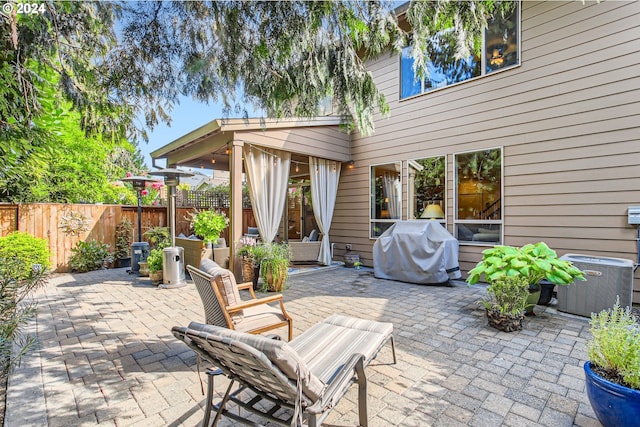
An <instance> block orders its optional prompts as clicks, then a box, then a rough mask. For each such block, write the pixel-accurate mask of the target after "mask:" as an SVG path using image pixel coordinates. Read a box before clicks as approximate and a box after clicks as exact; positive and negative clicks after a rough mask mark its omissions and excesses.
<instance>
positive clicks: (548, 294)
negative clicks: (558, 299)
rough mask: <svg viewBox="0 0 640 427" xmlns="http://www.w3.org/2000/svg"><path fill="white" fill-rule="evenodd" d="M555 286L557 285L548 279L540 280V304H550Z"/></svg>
mask: <svg viewBox="0 0 640 427" xmlns="http://www.w3.org/2000/svg"><path fill="white" fill-rule="evenodd" d="M555 287H556V285H554V284H553V283H551V282H549V281H548V280H541V281H540V299H539V300H538V305H549V303H550V302H551V298H553V289H554V288H555Z"/></svg>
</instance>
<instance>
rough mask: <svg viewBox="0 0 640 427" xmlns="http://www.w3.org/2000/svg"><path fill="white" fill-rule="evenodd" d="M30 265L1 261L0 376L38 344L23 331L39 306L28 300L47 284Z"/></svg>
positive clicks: (43, 273)
mask: <svg viewBox="0 0 640 427" xmlns="http://www.w3.org/2000/svg"><path fill="white" fill-rule="evenodd" d="M31 265H32V264H31V261H26V262H25V260H22V259H20V258H16V257H9V258H0V376H1V375H5V374H7V373H9V372H10V371H11V369H12V368H13V367H14V366H15V365H16V364H17V363H18V362H19V361H20V358H21V357H22V355H24V354H25V353H26V352H27V351H28V350H29V349H30V348H31V347H32V346H33V345H34V344H35V337H33V336H26V335H24V333H23V332H22V331H21V327H22V326H23V325H24V324H25V323H26V322H27V321H28V320H29V319H32V318H33V317H34V316H35V314H36V304H35V303H34V302H27V301H25V298H26V297H28V296H29V295H30V294H31V293H33V292H34V291H35V290H36V289H38V288H40V287H42V286H44V285H45V284H46V271H45V270H44V269H33V268H31ZM25 271H27V272H28V274H26V276H25Z"/></svg>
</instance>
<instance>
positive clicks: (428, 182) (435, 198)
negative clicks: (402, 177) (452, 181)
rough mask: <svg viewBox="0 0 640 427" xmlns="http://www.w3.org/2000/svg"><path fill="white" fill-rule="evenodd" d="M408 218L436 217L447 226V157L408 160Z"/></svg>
mask: <svg viewBox="0 0 640 427" xmlns="http://www.w3.org/2000/svg"><path fill="white" fill-rule="evenodd" d="M407 177H408V185H407V191H408V195H407V197H408V205H407V206H408V210H407V218H408V219H436V220H439V221H440V222H441V223H442V224H443V225H445V226H446V220H445V212H446V211H447V210H446V205H445V201H446V200H447V199H446V179H447V178H446V177H447V174H446V157H445V156H439V157H428V158H424V159H415V160H408V161H407Z"/></svg>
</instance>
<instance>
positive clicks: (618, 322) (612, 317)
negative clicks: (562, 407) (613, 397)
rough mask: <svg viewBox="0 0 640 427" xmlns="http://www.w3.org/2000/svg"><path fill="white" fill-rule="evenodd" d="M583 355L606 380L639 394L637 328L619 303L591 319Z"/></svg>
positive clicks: (639, 340) (639, 327)
mask: <svg viewBox="0 0 640 427" xmlns="http://www.w3.org/2000/svg"><path fill="white" fill-rule="evenodd" d="M589 323H590V325H591V335H592V338H591V339H590V340H588V341H587V355H588V357H589V360H590V361H591V363H592V364H593V365H595V366H596V367H598V368H601V369H603V370H604V371H605V372H606V374H607V379H608V380H610V381H613V382H617V383H619V384H621V385H623V386H625V387H630V388H634V389H636V390H640V324H639V323H638V319H637V318H636V317H635V316H634V315H633V313H632V312H631V309H630V308H629V307H626V308H622V307H621V306H620V301H619V300H618V301H616V304H615V305H614V306H613V308H612V309H609V310H602V311H601V312H600V313H593V314H592V315H591V321H590V322H589Z"/></svg>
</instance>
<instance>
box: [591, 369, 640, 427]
mask: <svg viewBox="0 0 640 427" xmlns="http://www.w3.org/2000/svg"><path fill="white" fill-rule="evenodd" d="M584 373H585V377H586V380H587V396H589V402H590V403H591V407H592V408H593V411H594V412H595V413H596V416H597V417H598V420H599V421H600V422H601V423H602V425H603V426H604V427H632V426H637V425H638V422H639V420H640V391H638V390H634V389H631V388H627V387H623V386H621V385H618V384H615V383H612V382H611V381H607V380H605V379H604V378H602V377H600V376H598V375H597V374H595V373H594V372H593V371H592V370H591V362H587V363H585V364H584Z"/></svg>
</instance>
